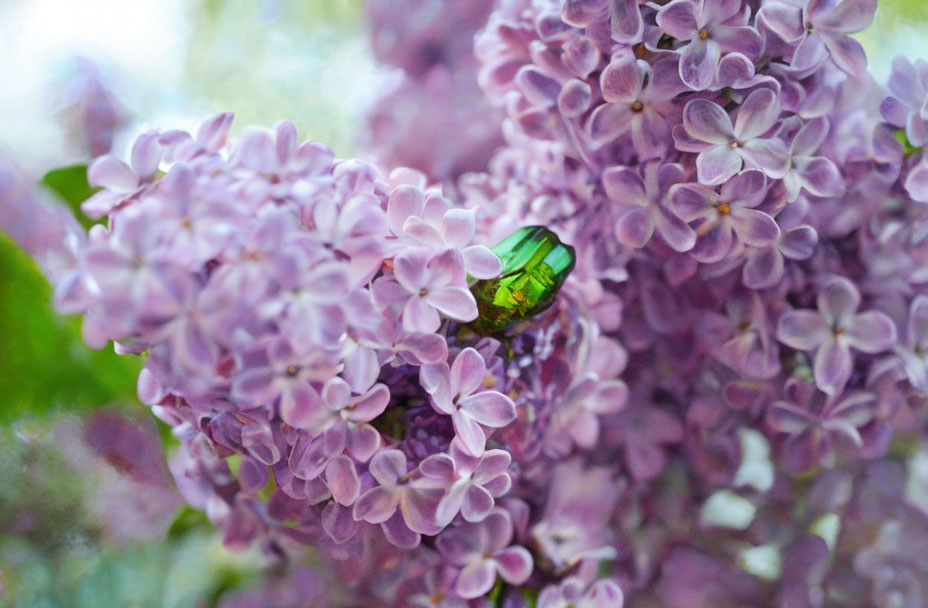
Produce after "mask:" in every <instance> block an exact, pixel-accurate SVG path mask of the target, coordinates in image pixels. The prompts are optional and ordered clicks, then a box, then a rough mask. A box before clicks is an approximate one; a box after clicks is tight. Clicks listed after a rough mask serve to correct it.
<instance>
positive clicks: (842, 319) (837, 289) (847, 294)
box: [816, 277, 860, 328]
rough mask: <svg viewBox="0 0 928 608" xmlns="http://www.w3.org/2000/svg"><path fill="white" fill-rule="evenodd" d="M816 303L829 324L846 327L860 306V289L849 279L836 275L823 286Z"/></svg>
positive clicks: (835, 326)
mask: <svg viewBox="0 0 928 608" xmlns="http://www.w3.org/2000/svg"><path fill="white" fill-rule="evenodd" d="M816 303H817V304H818V310H819V312H821V313H822V317H824V319H825V321H826V322H827V323H828V324H829V325H831V326H832V327H834V328H838V327H845V326H846V325H847V324H848V323H849V322H850V321H851V319H852V317H853V315H854V313H855V312H857V309H858V308H859V307H860V291H858V290H857V287H856V286H855V285H854V284H853V283H851V282H850V281H848V280H847V279H845V278H843V277H835V278H832V279H829V280H828V281H826V283H825V284H824V285H823V286H822V287H821V289H820V290H819V292H818V297H817V298H816Z"/></svg>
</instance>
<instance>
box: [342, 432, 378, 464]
mask: <svg viewBox="0 0 928 608" xmlns="http://www.w3.org/2000/svg"><path fill="white" fill-rule="evenodd" d="M347 448H348V452H349V453H350V454H351V455H352V456H353V457H354V458H355V460H357V461H358V462H367V461H368V460H370V458H371V456H373V455H374V453H375V452H376V451H377V450H378V449H379V448H380V433H379V432H377V429H375V428H374V427H372V426H371V425H369V424H359V425H357V426H356V427H354V428H353V429H352V428H349V430H348V445H347Z"/></svg>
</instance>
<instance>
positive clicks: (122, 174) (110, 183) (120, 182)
mask: <svg viewBox="0 0 928 608" xmlns="http://www.w3.org/2000/svg"><path fill="white" fill-rule="evenodd" d="M87 181H88V182H89V183H90V185H91V186H96V187H100V188H107V189H109V190H113V191H116V192H129V191H130V190H134V189H135V188H137V187H138V185H139V179H138V177H137V176H136V175H135V173H133V172H132V169H130V168H129V165H127V164H126V163H124V162H122V161H121V160H119V159H118V158H116V157H113V156H109V155H104V156H101V157H99V158H96V159H95V160H94V161H93V162H92V163H90V167H88V169H87Z"/></svg>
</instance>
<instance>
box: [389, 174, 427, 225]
mask: <svg viewBox="0 0 928 608" xmlns="http://www.w3.org/2000/svg"><path fill="white" fill-rule="evenodd" d="M424 208H425V199H424V197H423V196H422V191H421V190H419V189H418V188H416V187H414V186H408V185H401V186H397V187H396V188H394V189H393V191H392V192H391V193H390V198H389V200H388V201H387V221H388V222H389V224H390V229H391V230H393V234H396V235H400V234H402V233H403V224H404V223H405V222H406V218H408V217H411V216H416V217H418V216H420V215H422V210H423V209H424Z"/></svg>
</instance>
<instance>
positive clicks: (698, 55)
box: [680, 38, 722, 91]
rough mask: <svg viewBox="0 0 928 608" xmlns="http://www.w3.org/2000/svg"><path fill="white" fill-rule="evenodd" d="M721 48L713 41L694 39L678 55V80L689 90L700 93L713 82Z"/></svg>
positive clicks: (717, 69) (716, 72)
mask: <svg viewBox="0 0 928 608" xmlns="http://www.w3.org/2000/svg"><path fill="white" fill-rule="evenodd" d="M721 58H722V48H721V47H720V46H719V45H718V43H717V42H715V41H714V40H700V39H698V38H697V39H695V40H693V41H692V42H690V43H689V44H688V45H686V47H685V48H684V49H682V52H681V53H680V79H681V80H683V82H684V83H685V84H686V85H687V86H688V87H690V88H692V89H694V90H696V91H702V90H705V89H707V88H709V87H710V86H712V84H713V83H714V82H715V77H716V74H718V71H719V60H720V59H721Z"/></svg>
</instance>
